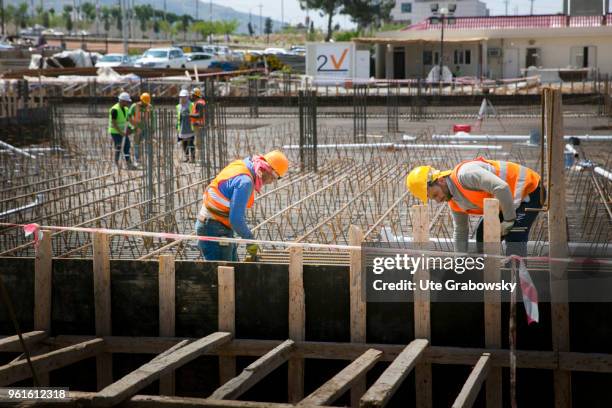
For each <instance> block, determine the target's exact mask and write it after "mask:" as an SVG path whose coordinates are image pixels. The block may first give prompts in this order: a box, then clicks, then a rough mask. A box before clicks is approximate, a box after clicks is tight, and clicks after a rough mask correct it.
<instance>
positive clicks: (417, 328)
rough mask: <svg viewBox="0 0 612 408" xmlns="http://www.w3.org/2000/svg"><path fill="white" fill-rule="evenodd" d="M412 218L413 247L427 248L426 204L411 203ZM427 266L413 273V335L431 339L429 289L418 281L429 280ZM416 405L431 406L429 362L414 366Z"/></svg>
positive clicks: (427, 215)
mask: <svg viewBox="0 0 612 408" xmlns="http://www.w3.org/2000/svg"><path fill="white" fill-rule="evenodd" d="M410 212H411V219H412V235H413V240H414V247H415V249H429V212H428V207H427V206H426V205H413V206H412V207H411V208H410ZM429 279H430V274H429V270H428V269H427V268H419V269H417V270H416V271H415V273H414V282H417V286H416V290H415V291H414V337H416V338H417V339H427V340H431V321H430V319H431V304H430V293H429V290H421V288H420V286H419V285H418V282H420V281H429ZM414 374H415V378H416V387H417V389H418V390H419V392H417V393H416V406H417V407H419V408H428V407H431V404H432V401H433V391H432V373H431V364H428V363H426V362H422V363H419V364H417V366H416V368H415V372H414Z"/></svg>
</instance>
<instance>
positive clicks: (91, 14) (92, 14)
mask: <svg viewBox="0 0 612 408" xmlns="http://www.w3.org/2000/svg"><path fill="white" fill-rule="evenodd" d="M81 11H82V12H83V14H84V15H85V19H86V20H87V21H94V20H95V19H96V6H95V5H94V4H92V3H90V2H85V3H83V4H82V5H81Z"/></svg>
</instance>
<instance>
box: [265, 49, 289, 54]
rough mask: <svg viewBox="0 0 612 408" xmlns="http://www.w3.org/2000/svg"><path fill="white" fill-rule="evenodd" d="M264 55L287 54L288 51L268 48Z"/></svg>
mask: <svg viewBox="0 0 612 408" xmlns="http://www.w3.org/2000/svg"><path fill="white" fill-rule="evenodd" d="M263 53H264V54H265V55H277V54H286V53H287V50H286V49H284V48H266V49H265V50H264V52H263Z"/></svg>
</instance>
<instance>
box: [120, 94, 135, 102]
mask: <svg viewBox="0 0 612 408" xmlns="http://www.w3.org/2000/svg"><path fill="white" fill-rule="evenodd" d="M119 100H120V101H126V102H132V98H130V94H128V93H127V92H121V93H120V94H119Z"/></svg>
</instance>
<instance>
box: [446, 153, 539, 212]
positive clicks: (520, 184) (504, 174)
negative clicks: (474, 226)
mask: <svg viewBox="0 0 612 408" xmlns="http://www.w3.org/2000/svg"><path fill="white" fill-rule="evenodd" d="M475 161H480V162H484V163H488V164H490V165H491V166H493V167H494V168H495V175H496V176H497V177H499V178H500V179H502V180H504V181H505V182H506V183H508V186H509V187H510V192H511V193H512V197H513V201H514V204H515V207H518V206H519V205H520V203H521V201H523V199H524V198H525V197H526V196H528V195H529V194H531V193H532V192H533V191H534V190H535V189H536V188H538V184H539V183H540V175H539V174H538V173H536V172H535V171H533V170H531V169H530V168H528V167H525V166H521V165H520V164H517V163H513V162H508V161H498V160H487V159H485V158H483V157H478V158H476V159H474V160H466V161H463V162H461V163H459V164H458V165H456V166H455V168H454V169H453V171H452V172H451V174H450V178H451V180H452V182H453V184H454V185H455V187H457V189H458V190H459V191H460V192H461V194H463V196H464V197H465V198H466V199H467V200H468V201H469V202H471V203H472V204H474V205H475V206H476V207H478V208H476V209H470V210H464V209H463V208H461V207H459V204H457V202H456V201H455V200H453V199H451V200H450V201H449V202H448V205H449V207H450V208H451V209H452V210H453V211H456V212H462V213H467V214H477V215H482V208H483V206H484V199H485V198H492V197H493V194H491V193H488V192H486V191H479V190H469V189H467V188H465V187H463V186H462V185H461V183H460V182H459V177H458V176H457V175H458V173H459V169H460V168H461V166H463V165H464V164H466V163H471V162H475Z"/></svg>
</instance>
